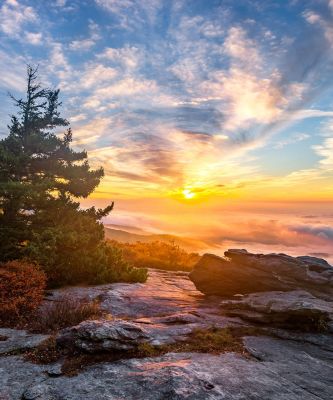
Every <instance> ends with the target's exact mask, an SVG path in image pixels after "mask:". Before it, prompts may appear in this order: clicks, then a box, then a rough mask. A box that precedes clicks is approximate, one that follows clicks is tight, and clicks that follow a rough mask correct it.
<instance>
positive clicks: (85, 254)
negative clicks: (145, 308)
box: [0, 66, 113, 282]
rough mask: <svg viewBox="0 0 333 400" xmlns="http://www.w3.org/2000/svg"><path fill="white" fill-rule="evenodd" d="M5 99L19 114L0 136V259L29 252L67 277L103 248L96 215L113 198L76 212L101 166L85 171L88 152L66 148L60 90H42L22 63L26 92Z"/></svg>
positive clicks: (55, 274)
mask: <svg viewBox="0 0 333 400" xmlns="http://www.w3.org/2000/svg"><path fill="white" fill-rule="evenodd" d="M11 97H12V99H13V101H14V104H15V105H16V107H17V109H18V112H17V115H13V116H12V117H11V123H10V125H9V126H8V128H9V135H8V136H7V137H6V138H5V139H3V140H1V141H0V248H1V251H0V260H2V261H6V260H11V259H17V258H21V257H32V258H33V259H34V260H36V261H38V262H40V263H42V265H43V267H44V268H45V269H46V270H48V272H49V275H50V276H52V277H53V278H54V279H64V280H65V281H66V280H67V281H69V282H70V281H71V279H72V278H73V274H74V275H75V274H76V275H80V273H81V275H82V276H84V274H85V273H86V275H87V271H85V269H87V268H89V269H90V272H92V271H91V269H92V267H93V265H92V263H93V262H96V261H97V262H98V260H100V262H101V263H102V262H104V264H105V263H106V262H107V260H106V258H107V257H106V253H108V254H110V252H105V249H104V247H103V246H105V243H104V242H103V239H104V229H103V225H102V224H101V222H100V220H101V218H102V217H104V216H106V215H107V214H108V213H109V212H110V211H111V210H112V208H113V203H112V204H110V205H109V206H108V207H106V208H105V209H97V210H96V209H95V208H94V207H92V208H89V209H87V210H82V209H80V204H79V202H78V201H77V200H78V199H80V198H85V197H87V196H89V195H90V194H91V193H92V192H93V191H94V189H95V188H96V187H97V186H98V184H99V183H100V180H101V178H102V177H103V175H104V171H103V168H98V169H91V168H90V165H89V162H88V159H87V152H86V151H76V150H74V149H73V148H72V147H71V143H72V131H71V128H69V122H68V121H67V120H66V119H64V118H62V117H61V116H60V112H59V107H60V106H61V103H60V102H59V90H58V89H55V90H53V89H49V88H46V89H45V88H43V87H42V86H41V84H40V83H39V82H38V75H37V68H32V67H30V66H28V68H27V90H26V97H25V98H23V99H16V98H14V97H13V96H11ZM61 129H62V131H64V130H65V132H63V133H62V134H60V133H59V130H61ZM101 249H104V250H103V251H102V250H101ZM101 253H103V255H101ZM96 257H97V258H96ZM102 259H103V261H101V260H102ZM109 261H110V260H109ZM79 264H80V267H78V265H79ZM88 264H89V265H88ZM103 268H105V265H104V266H103ZM59 271H60V272H59ZM59 274H60V275H59ZM60 276H61V277H60ZM95 276H97V275H96V274H95ZM70 277H72V278H70ZM77 278H78V276H76V278H75V279H77ZM73 279H74V278H73ZM73 279H72V280H73ZM90 280H91V279H90Z"/></svg>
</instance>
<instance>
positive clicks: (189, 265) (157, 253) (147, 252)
mask: <svg viewBox="0 0 333 400" xmlns="http://www.w3.org/2000/svg"><path fill="white" fill-rule="evenodd" d="M108 242H109V243H110V245H111V246H113V247H117V248H120V249H121V250H122V253H123V257H124V259H125V260H126V261H128V262H129V263H130V264H132V265H133V266H134V267H137V268H157V269H164V270H171V271H191V270H192V269H193V267H194V265H195V264H196V263H197V262H198V261H199V259H200V255H199V254H197V253H188V252H186V251H185V250H183V249H182V248H180V247H179V246H178V245H177V244H175V243H174V242H171V241H170V242H169V243H166V242H161V241H154V242H150V243H145V242H136V243H121V242H118V241H116V240H110V241H108Z"/></svg>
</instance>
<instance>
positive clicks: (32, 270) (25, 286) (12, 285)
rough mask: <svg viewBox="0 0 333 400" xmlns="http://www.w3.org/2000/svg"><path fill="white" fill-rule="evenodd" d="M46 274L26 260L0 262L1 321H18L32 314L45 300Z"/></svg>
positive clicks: (4, 322) (9, 322) (5, 322)
mask: <svg viewBox="0 0 333 400" xmlns="http://www.w3.org/2000/svg"><path fill="white" fill-rule="evenodd" d="M45 285H46V276H45V274H44V272H43V271H41V270H40V269H39V268H38V266H37V265H35V264H32V263H29V262H26V261H8V262H6V263H1V264H0V322H1V324H13V323H17V321H18V320H19V319H22V318H26V317H28V316H29V315H30V314H32V313H33V312H34V311H35V310H36V309H37V307H38V306H39V305H40V303H41V301H42V300H43V295H44V290H45Z"/></svg>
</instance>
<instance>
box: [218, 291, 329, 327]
mask: <svg viewBox="0 0 333 400" xmlns="http://www.w3.org/2000/svg"><path fill="white" fill-rule="evenodd" d="M220 305H221V307H222V309H223V310H224V312H226V314H227V315H230V316H237V317H241V318H242V319H245V320H247V321H252V322H259V323H263V324H266V325H269V326H277V327H283V328H293V329H298V330H302V331H322V330H327V331H330V330H331V331H332V332H333V302H328V301H325V300H321V299H318V298H316V297H314V296H312V295H311V294H310V293H308V292H306V291H304V290H294V291H290V292H263V293H252V294H249V295H246V296H239V297H238V298H237V299H236V300H223V301H222V302H221V303H220Z"/></svg>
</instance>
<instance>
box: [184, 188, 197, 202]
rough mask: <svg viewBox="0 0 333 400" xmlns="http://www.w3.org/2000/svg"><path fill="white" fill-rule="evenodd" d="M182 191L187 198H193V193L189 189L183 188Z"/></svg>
mask: <svg viewBox="0 0 333 400" xmlns="http://www.w3.org/2000/svg"><path fill="white" fill-rule="evenodd" d="M182 193H183V196H184V198H185V199H187V200H190V199H193V197H195V193H193V192H192V191H191V189H184V190H183V192H182Z"/></svg>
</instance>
